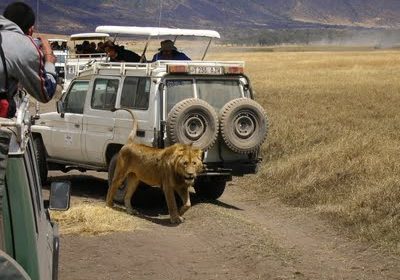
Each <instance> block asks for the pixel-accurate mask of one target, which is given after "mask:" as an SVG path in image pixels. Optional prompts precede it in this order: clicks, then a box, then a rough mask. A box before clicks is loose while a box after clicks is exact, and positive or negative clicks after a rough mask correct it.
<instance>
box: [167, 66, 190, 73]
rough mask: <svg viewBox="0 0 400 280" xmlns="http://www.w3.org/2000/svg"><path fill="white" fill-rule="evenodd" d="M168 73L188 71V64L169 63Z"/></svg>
mask: <svg viewBox="0 0 400 280" xmlns="http://www.w3.org/2000/svg"><path fill="white" fill-rule="evenodd" d="M167 71H168V73H187V72H188V67H187V65H168V70H167Z"/></svg>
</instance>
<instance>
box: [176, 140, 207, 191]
mask: <svg viewBox="0 0 400 280" xmlns="http://www.w3.org/2000/svg"><path fill="white" fill-rule="evenodd" d="M202 156H203V151H202V150H200V149H197V148H193V147H192V146H191V145H181V147H179V149H178V150H177V161H176V162H175V164H176V165H175V167H176V172H177V173H178V174H179V175H180V176H182V177H183V179H184V181H185V183H186V184H193V183H194V179H195V178H196V176H197V174H198V173H199V172H201V171H202V170H203V162H202Z"/></svg>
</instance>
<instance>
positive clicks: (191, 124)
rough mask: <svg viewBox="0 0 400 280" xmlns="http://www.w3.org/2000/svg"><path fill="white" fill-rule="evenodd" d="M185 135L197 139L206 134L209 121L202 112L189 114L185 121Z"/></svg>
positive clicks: (193, 139)
mask: <svg viewBox="0 0 400 280" xmlns="http://www.w3.org/2000/svg"><path fill="white" fill-rule="evenodd" d="M183 125H184V133H185V136H186V137H187V138H188V139H189V140H191V141H197V140H199V139H200V137H201V136H203V135H204V133H205V131H206V127H207V122H206V120H205V119H204V117H203V116H201V115H200V114H195V115H191V116H189V117H188V118H187V119H186V120H185V122H184V124H183Z"/></svg>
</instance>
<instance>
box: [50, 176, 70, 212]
mask: <svg viewBox="0 0 400 280" xmlns="http://www.w3.org/2000/svg"><path fill="white" fill-rule="evenodd" d="M70 199H71V182H69V181H59V182H52V183H51V186H50V199H49V200H50V201H49V209H50V210H58V211H66V210H68V209H69V202H70Z"/></svg>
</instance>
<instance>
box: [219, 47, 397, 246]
mask: <svg viewBox="0 0 400 280" xmlns="http://www.w3.org/2000/svg"><path fill="white" fill-rule="evenodd" d="M221 55H222V56H223V59H224V60H227V59H230V60H237V59H243V60H245V61H246V66H247V67H246V68H247V71H248V74H249V76H250V77H251V79H252V81H253V87H254V89H255V91H256V98H257V100H258V101H259V102H260V103H261V104H262V105H263V106H264V107H265V108H266V110H267V113H268V115H269V118H270V123H271V127H270V135H269V139H268V141H267V143H266V144H265V145H264V146H263V150H262V152H263V156H264V162H263V164H262V167H261V170H260V172H259V173H258V174H257V175H256V176H249V177H247V178H245V179H244V180H246V181H250V182H252V183H256V184H252V186H254V188H255V189H254V190H255V191H256V192H257V193H258V195H260V196H262V197H265V198H268V197H271V196H276V197H280V198H281V199H282V200H283V201H285V202H286V203H288V204H290V205H294V206H300V207H314V208H315V209H317V210H318V211H320V212H321V213H323V214H324V215H325V216H327V217H328V218H329V219H330V220H332V221H333V222H336V223H338V224H340V225H343V226H345V228H346V229H349V230H350V232H352V233H353V234H354V235H355V236H357V237H359V238H361V239H364V240H370V241H374V242H377V243H380V244H385V245H388V246H389V247H391V248H393V249H394V250H399V251H400V160H399V159H400V113H399V108H400V79H399V73H400V52H397V51H383V50H379V51H378V50H376V51H373V50H370V51H341V52H337V51H336V52H330V51H324V52H318V51H315V50H314V51H311V52H285V51H279V50H278V51H276V50H274V51H273V52H271V51H268V52H260V51H257V52H245V53H243V52H237V53H236V52H232V53H225V54H221V53H219V54H218V56H219V57H221Z"/></svg>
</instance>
